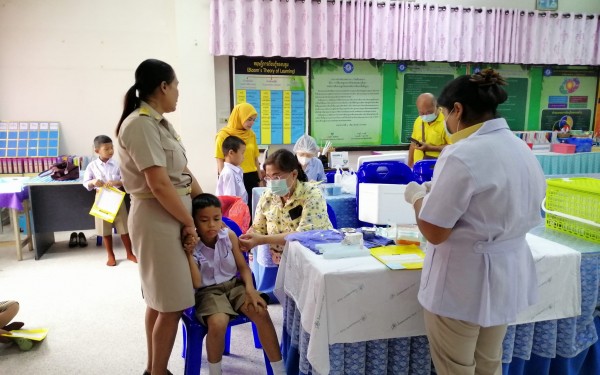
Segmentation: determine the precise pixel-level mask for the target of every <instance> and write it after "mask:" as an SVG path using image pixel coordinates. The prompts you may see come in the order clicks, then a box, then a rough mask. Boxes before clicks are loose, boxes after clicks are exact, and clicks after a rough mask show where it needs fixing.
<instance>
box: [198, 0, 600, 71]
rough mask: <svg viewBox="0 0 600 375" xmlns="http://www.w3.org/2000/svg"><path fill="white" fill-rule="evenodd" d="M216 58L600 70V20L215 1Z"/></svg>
mask: <svg viewBox="0 0 600 375" xmlns="http://www.w3.org/2000/svg"><path fill="white" fill-rule="evenodd" d="M210 38H211V40H210V52H211V53H212V54H214V55H233V56H238V55H246V56H283V57H310V58H329V59H336V58H341V59H378V60H414V61H461V62H490V63H515V64H565V65H600V16H599V15H588V14H568V13H552V12H537V11H524V10H518V9H502V8H475V7H460V6H441V5H430V4H423V3H421V4H415V3H407V2H401V1H389V0H379V1H376V0H372V1H369V0H329V1H326V0H321V1H315V0H312V1H311V0H304V1H303V0H211V35H210Z"/></svg>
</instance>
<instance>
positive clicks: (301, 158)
mask: <svg viewBox="0 0 600 375" xmlns="http://www.w3.org/2000/svg"><path fill="white" fill-rule="evenodd" d="M297 158H298V161H299V162H300V164H302V166H305V165H307V164H308V162H309V160H310V159H312V158H308V157H306V156H297Z"/></svg>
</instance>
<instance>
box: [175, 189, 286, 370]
mask: <svg viewBox="0 0 600 375" xmlns="http://www.w3.org/2000/svg"><path fill="white" fill-rule="evenodd" d="M192 215H193V217H194V223H195V225H196V230H197V231H198V236H199V237H200V241H199V242H198V244H197V245H195V246H194V245H193V239H192V238H191V236H188V237H186V238H185V239H184V247H185V250H186V253H187V256H188V261H189V265H190V272H191V274H192V282H193V284H194V288H196V289H197V290H196V318H197V319H198V320H199V321H200V322H201V323H202V324H204V325H205V326H206V327H207V330H208V333H207V335H206V353H207V357H208V365H209V374H210V375H218V374H221V359H222V357H223V350H224V348H225V333H226V331H227V326H228V324H229V320H230V319H231V318H232V317H235V316H237V315H238V314H239V313H240V312H241V313H243V314H244V315H246V316H247V317H248V318H250V320H252V322H254V324H256V327H257V329H258V335H259V337H260V341H261V343H262V345H263V348H264V351H265V353H266V355H267V357H268V358H269V361H270V362H271V367H272V368H273V372H274V374H285V367H284V363H283V360H282V359H281V352H280V350H279V343H278V341H277V334H276V333H275V328H274V326H273V322H272V321H271V317H270V316H269V312H268V311H267V302H266V301H265V299H264V297H263V296H262V295H261V294H260V293H259V292H258V291H257V290H256V289H255V288H254V285H253V282H252V273H251V271H250V268H249V267H248V264H247V263H246V261H245V259H244V256H243V254H242V252H241V251H240V248H239V244H238V239H237V237H236V235H235V234H234V233H233V232H232V231H230V230H229V229H228V228H226V227H224V226H223V221H222V220H221V217H222V216H221V202H220V201H219V199H218V198H217V197H216V196H214V195H212V194H200V195H198V196H197V197H196V198H194V200H193V201H192ZM238 273H239V278H238V277H237V274H238Z"/></svg>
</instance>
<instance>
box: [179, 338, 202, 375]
mask: <svg viewBox="0 0 600 375" xmlns="http://www.w3.org/2000/svg"><path fill="white" fill-rule="evenodd" d="M205 335H206V331H205V330H204V329H203V328H201V327H187V329H186V331H185V334H184V340H186V345H185V369H184V374H185V375H200V366H202V343H203V341H204V336H205Z"/></svg>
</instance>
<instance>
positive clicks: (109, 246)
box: [83, 135, 137, 267]
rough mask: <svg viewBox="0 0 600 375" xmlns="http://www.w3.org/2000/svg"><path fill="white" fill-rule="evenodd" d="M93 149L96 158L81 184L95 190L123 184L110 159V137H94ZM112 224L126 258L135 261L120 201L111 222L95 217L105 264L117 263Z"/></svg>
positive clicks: (125, 211)
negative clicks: (105, 254) (106, 258)
mask: <svg viewBox="0 0 600 375" xmlns="http://www.w3.org/2000/svg"><path fill="white" fill-rule="evenodd" d="M94 151H95V152H96V154H98V159H96V160H94V161H92V162H91V163H90V164H89V165H88V166H87V168H86V169H85V174H84V175H83V186H84V187H85V188H86V189H88V190H92V189H96V191H98V188H101V187H103V186H107V187H110V186H112V187H115V188H120V187H121V186H123V183H122V182H121V170H120V169H119V164H117V162H116V161H115V160H113V159H112V156H113V154H114V149H113V143H112V139H110V137H108V136H106V135H99V136H97V137H96V138H94ZM113 225H114V226H115V228H117V233H118V234H120V235H121V241H123V246H125V251H126V252H127V259H129V260H130V261H132V262H134V263H137V258H136V257H135V255H133V252H132V251H131V239H130V238H129V231H128V230H127V209H126V208H125V204H124V203H122V204H121V207H119V212H117V216H116V217H115V220H114V222H113V223H109V222H108V221H104V220H102V219H100V218H96V232H97V233H98V235H99V236H102V241H103V242H104V247H106V252H107V253H108V261H107V262H106V265H107V266H111V267H112V266H116V265H117V261H116V260H115V253H114V252H113V242H112V233H111V230H112V227H113Z"/></svg>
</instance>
